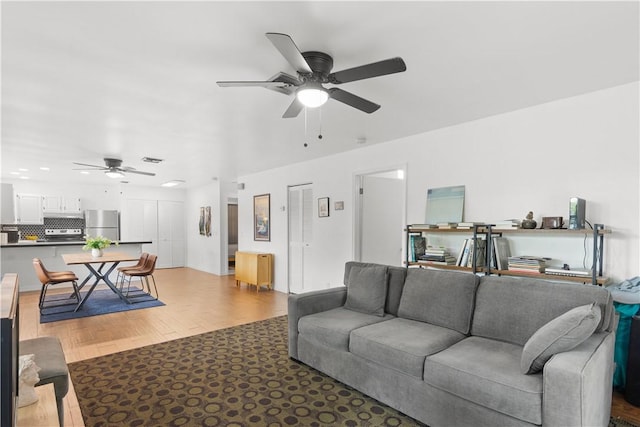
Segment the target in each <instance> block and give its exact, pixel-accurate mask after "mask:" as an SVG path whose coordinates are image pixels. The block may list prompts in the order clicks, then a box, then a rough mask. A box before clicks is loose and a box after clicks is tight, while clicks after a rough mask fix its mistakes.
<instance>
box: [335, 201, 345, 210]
mask: <svg viewBox="0 0 640 427" xmlns="http://www.w3.org/2000/svg"><path fill="white" fill-rule="evenodd" d="M333 210H334V211H343V210H344V201H339V202H335V203H334V204H333Z"/></svg>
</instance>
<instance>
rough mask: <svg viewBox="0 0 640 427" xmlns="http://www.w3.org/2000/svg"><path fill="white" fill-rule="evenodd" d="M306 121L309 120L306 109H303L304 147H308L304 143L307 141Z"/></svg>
mask: <svg viewBox="0 0 640 427" xmlns="http://www.w3.org/2000/svg"><path fill="white" fill-rule="evenodd" d="M308 120H309V116H308V115H307V108H306V107H305V108H304V139H305V143H304V147H305V148H306V147H308V146H309V144H308V143H307V142H306V140H307V127H308V126H307V125H308V123H307V122H308Z"/></svg>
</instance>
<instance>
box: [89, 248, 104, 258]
mask: <svg viewBox="0 0 640 427" xmlns="http://www.w3.org/2000/svg"><path fill="white" fill-rule="evenodd" d="M91 256H92V257H94V258H100V257H101V256H102V249H91Z"/></svg>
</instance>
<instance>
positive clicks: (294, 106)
mask: <svg viewBox="0 0 640 427" xmlns="http://www.w3.org/2000/svg"><path fill="white" fill-rule="evenodd" d="M303 108H304V105H302V102H300V101H298V98H297V97H294V98H293V102H292V103H291V105H289V108H287V111H285V112H284V114H283V115H282V118H283V119H292V118H294V117H298V114H300V111H302V109H303Z"/></svg>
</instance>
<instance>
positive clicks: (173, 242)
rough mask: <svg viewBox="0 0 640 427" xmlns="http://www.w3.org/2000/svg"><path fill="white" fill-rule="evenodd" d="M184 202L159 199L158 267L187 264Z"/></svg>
mask: <svg viewBox="0 0 640 427" xmlns="http://www.w3.org/2000/svg"><path fill="white" fill-rule="evenodd" d="M184 228H185V222H184V203H182V202H173V201H166V200H158V262H157V267H158V268H170V267H184V265H185V231H184Z"/></svg>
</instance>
